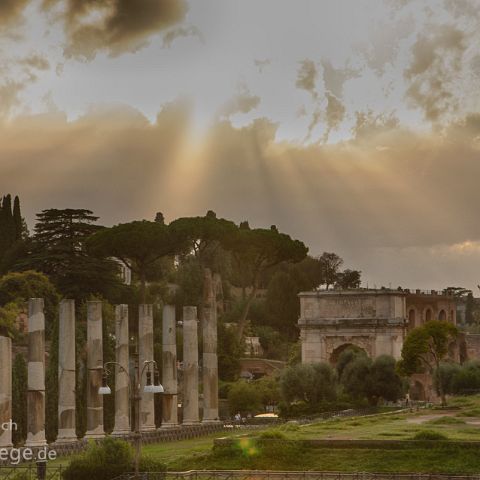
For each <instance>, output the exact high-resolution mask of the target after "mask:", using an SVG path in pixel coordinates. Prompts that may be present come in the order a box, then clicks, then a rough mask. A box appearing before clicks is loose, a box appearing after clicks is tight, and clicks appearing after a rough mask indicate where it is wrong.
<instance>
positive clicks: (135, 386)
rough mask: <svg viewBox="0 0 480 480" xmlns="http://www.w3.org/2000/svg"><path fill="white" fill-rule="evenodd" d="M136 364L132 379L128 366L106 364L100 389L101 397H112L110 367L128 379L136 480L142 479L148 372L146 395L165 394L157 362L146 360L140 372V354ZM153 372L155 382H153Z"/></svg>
mask: <svg viewBox="0 0 480 480" xmlns="http://www.w3.org/2000/svg"><path fill="white" fill-rule="evenodd" d="M133 356H134V362H135V369H134V370H135V373H134V376H133V378H132V376H131V375H130V373H129V372H128V366H127V368H125V367H124V366H123V365H120V364H119V363H117V362H106V363H105V364H104V365H103V376H102V386H101V387H100V388H99V389H98V393H99V394H100V395H110V394H111V393H112V390H111V389H110V387H109V386H108V384H107V379H108V376H109V375H110V373H111V372H110V370H109V369H108V367H109V365H114V366H116V367H118V368H119V369H120V370H121V371H122V372H123V373H125V375H127V377H128V383H129V387H130V388H129V398H130V404H131V405H133V440H134V443H135V478H140V453H141V445H142V442H141V440H142V434H141V433H140V400H141V399H142V395H141V379H142V376H143V374H144V373H145V370H146V375H147V378H146V385H145V387H144V389H143V391H144V392H145V393H163V391H164V390H163V387H162V385H161V384H160V374H159V372H158V367H157V362H156V361H155V360H145V361H144V362H143V366H142V369H141V370H140V365H139V359H138V353H137V352H135V353H134V354H133ZM152 370H153V382H152Z"/></svg>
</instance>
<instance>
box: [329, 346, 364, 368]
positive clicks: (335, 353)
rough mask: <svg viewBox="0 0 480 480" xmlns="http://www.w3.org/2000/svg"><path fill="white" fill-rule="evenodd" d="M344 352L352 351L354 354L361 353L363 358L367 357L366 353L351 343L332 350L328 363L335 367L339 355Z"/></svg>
mask: <svg viewBox="0 0 480 480" xmlns="http://www.w3.org/2000/svg"><path fill="white" fill-rule="evenodd" d="M346 350H352V351H354V352H363V353H364V354H365V356H367V357H368V353H367V352H366V350H365V349H364V348H362V347H359V346H358V345H355V344H353V343H344V344H342V345H340V346H339V347H337V348H335V350H333V352H332V354H331V355H330V363H331V364H332V365H336V364H337V362H338V359H339V358H340V355H341V354H342V353H343V352H345V351H346Z"/></svg>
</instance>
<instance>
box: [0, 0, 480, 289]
mask: <svg viewBox="0 0 480 480" xmlns="http://www.w3.org/2000/svg"><path fill="white" fill-rule="evenodd" d="M479 23H480V9H478V3H476V0H428V1H422V0H411V1H408V0H322V1H319V0H295V1H293V0H242V1H239V0H201V1H200V0H190V1H188V0H135V1H133V0H0V193H1V194H5V193H11V194H13V195H19V196H20V199H21V202H22V211H23V213H24V215H25V216H26V219H27V222H28V224H29V226H30V228H32V227H33V225H34V222H35V214H36V213H38V212H39V211H41V210H42V209H46V208H53V207H54V208H88V209H91V210H92V211H93V212H94V213H95V214H97V215H98V216H99V217H100V222H101V223H102V224H104V225H113V224H117V223H123V222H128V221H131V220H135V219H143V218H145V219H151V220H153V218H154V217H155V213H156V212H158V211H161V212H163V214H164V215H165V218H166V220H167V221H170V220H173V219H174V218H177V217H179V216H193V215H203V214H205V212H206V211H207V210H214V211H216V212H217V215H218V216H221V217H226V218H230V219H232V220H234V221H236V222H240V221H243V220H248V221H249V223H250V225H251V226H254V227H268V226H270V225H272V224H275V225H277V226H278V228H279V229H280V230H281V231H284V232H286V233H289V234H290V235H291V236H292V237H295V238H298V239H301V240H303V241H304V242H305V243H306V245H307V246H308V247H309V249H310V254H312V255H319V254H321V253H322V252H324V251H334V252H336V253H338V254H339V255H341V256H342V257H343V258H344V259H345V265H346V266H348V267H349V268H356V269H359V270H361V271H362V276H363V282H364V286H367V285H368V286H370V287H374V286H376V287H379V286H381V285H384V286H387V287H388V286H391V287H397V286H402V287H405V288H422V289H430V288H432V289H440V288H444V287H446V286H465V287H467V288H472V289H474V290H475V291H476V293H477V294H478V293H480V292H478V290H477V284H478V283H480V221H479V215H478V205H479V203H480V188H479V181H480V162H479V160H480V28H479Z"/></svg>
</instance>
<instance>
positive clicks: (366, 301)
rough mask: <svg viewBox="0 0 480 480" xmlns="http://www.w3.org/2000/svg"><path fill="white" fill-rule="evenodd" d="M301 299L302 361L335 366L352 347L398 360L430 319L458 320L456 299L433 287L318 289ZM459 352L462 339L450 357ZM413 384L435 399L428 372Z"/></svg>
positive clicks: (420, 395)
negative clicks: (407, 341) (409, 335)
mask: <svg viewBox="0 0 480 480" xmlns="http://www.w3.org/2000/svg"><path fill="white" fill-rule="evenodd" d="M299 298H300V319H299V321H298V325H299V327H300V339H301V344H302V362H304V363H312V362H329V363H331V364H335V363H336V362H337V360H338V357H339V356H340V354H341V353H342V352H343V351H344V350H346V349H347V348H349V347H353V348H357V349H362V350H364V351H365V352H366V354H367V355H368V356H369V357H371V358H375V357H378V356H380V355H390V356H392V357H394V358H395V359H397V360H398V359H400V357H401V353H402V347H403V342H404V340H405V337H406V335H407V333H408V331H409V330H411V329H413V328H415V327H418V326H420V325H422V324H424V323H425V322H428V321H429V320H445V321H449V322H452V323H453V324H456V299H455V297H454V296H453V294H449V293H443V292H437V291H435V290H431V291H421V290H415V291H410V290H403V289H397V290H391V289H379V290H372V289H355V290H320V291H314V292H302V293H300V294H299ZM465 350H468V348H467V347H465ZM471 350H472V349H471ZM460 351H461V349H460V348H459V345H458V342H455V343H453V344H452V346H451V349H450V357H451V358H452V359H453V360H455V361H460V360H462V359H461V358H460ZM412 387H413V390H414V394H415V396H416V397H418V398H422V399H430V398H431V399H433V398H434V397H435V393H434V391H433V387H432V382H431V378H430V376H429V375H426V376H425V375H419V376H414V377H413V385H412Z"/></svg>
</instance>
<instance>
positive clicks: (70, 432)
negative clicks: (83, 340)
mask: <svg viewBox="0 0 480 480" xmlns="http://www.w3.org/2000/svg"><path fill="white" fill-rule="evenodd" d="M58 335H59V342H58V345H59V350H58V437H57V443H69V442H75V441H76V440H77V435H76V433H75V302H74V301H73V300H62V301H61V302H60V312H59V329H58Z"/></svg>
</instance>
